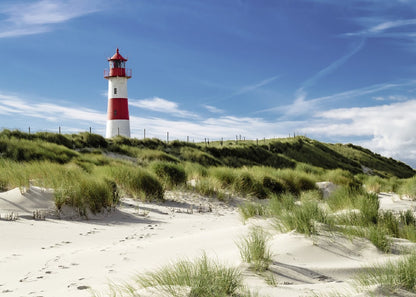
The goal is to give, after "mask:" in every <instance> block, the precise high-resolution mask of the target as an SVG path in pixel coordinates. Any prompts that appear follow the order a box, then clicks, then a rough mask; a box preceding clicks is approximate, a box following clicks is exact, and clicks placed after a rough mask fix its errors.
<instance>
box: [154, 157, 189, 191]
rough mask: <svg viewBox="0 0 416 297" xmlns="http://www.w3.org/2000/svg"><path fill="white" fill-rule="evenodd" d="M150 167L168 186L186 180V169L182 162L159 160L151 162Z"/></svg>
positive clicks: (177, 184) (183, 182)
mask: <svg viewBox="0 0 416 297" xmlns="http://www.w3.org/2000/svg"><path fill="white" fill-rule="evenodd" d="M150 168H151V170H152V171H153V172H154V173H155V174H156V176H157V177H158V178H159V179H160V180H161V181H162V184H163V185H164V186H165V187H166V188H173V187H176V186H179V185H181V184H185V182H186V173H185V169H184V168H183V166H182V165H180V164H174V163H171V162H166V161H158V162H153V163H151V164H150Z"/></svg>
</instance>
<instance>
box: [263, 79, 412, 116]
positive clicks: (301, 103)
mask: <svg viewBox="0 0 416 297" xmlns="http://www.w3.org/2000/svg"><path fill="white" fill-rule="evenodd" d="M412 85H416V80H411V81H406V82H400V83H382V84H375V85H371V86H367V87H362V88H357V89H352V90H348V91H345V92H340V93H335V94H332V95H328V96H322V97H316V98H312V99H310V100H305V96H306V95H305V96H299V98H297V99H296V100H295V101H294V102H293V103H292V104H290V105H283V106H277V107H273V108H269V109H265V110H261V111H259V113H261V112H280V113H285V114H286V115H294V114H297V115H299V114H302V113H310V112H311V111H318V110H320V109H321V108H322V104H324V103H328V102H334V101H342V100H346V99H352V98H356V97H360V96H365V95H370V94H376V93H378V92H381V91H387V90H392V89H400V88H401V87H408V86H412ZM405 98H406V97H402V96H388V97H382V96H377V97H374V99H375V100H379V101H381V100H385V99H389V100H400V99H403V100H406V99H405Z"/></svg>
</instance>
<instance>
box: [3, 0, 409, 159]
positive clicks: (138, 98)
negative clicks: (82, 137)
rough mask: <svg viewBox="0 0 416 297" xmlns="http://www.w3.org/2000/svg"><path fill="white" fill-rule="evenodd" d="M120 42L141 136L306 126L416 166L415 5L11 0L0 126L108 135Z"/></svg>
mask: <svg viewBox="0 0 416 297" xmlns="http://www.w3.org/2000/svg"><path fill="white" fill-rule="evenodd" d="M117 47H119V48H120V52H121V54H122V55H124V56H125V57H127V58H128V59H129V61H128V62H127V67H128V68H132V70H133V78H132V79H130V80H129V82H128V92H129V104H130V120H131V129H132V136H134V137H138V138H142V137H143V131H144V129H146V136H148V137H158V138H161V139H165V137H166V132H169V135H170V139H180V140H185V139H186V137H187V136H189V137H190V139H191V140H195V141H201V140H204V138H209V139H211V140H216V139H220V138H224V139H235V136H236V135H242V137H246V139H256V138H259V139H262V138H263V137H266V138H271V137H286V136H288V135H289V134H291V135H293V133H296V134H302V135H307V136H308V137H311V138H315V139H318V140H321V141H326V142H341V143H350V142H351V143H354V144H358V145H362V146H365V147H367V148H370V149H372V150H374V151H376V152H378V153H380V154H382V155H385V156H389V157H393V158H397V159H399V160H402V161H405V162H407V163H409V164H410V165H412V166H413V167H416V130H415V127H416V116H415V111H416V2H415V1H410V0H409V1H406V0H362V1H358V0H357V1H356V0H347V1H335V0H276V1H272V0H268V1H267V0H210V1H203V0H175V1H171V0H147V1H140V0H134V1H133V0H112V1H109V0H89V1H84V0H66V1H65V0H40V1H39V0H33V1H23V0H13V1H9V0H2V1H1V2H0V53H1V56H2V67H1V71H0V128H8V129H21V130H23V131H27V130H28V127H31V130H32V131H58V127H59V126H60V127H61V129H62V131H63V132H64V133H72V132H78V131H85V130H88V129H89V127H92V130H93V132H95V133H98V134H102V135H104V133H105V122H106V108H107V95H106V92H107V81H106V80H105V79H104V78H103V70H104V69H105V68H106V67H107V66H108V64H107V57H109V56H112V55H113V54H114V52H115V49H116V48H117Z"/></svg>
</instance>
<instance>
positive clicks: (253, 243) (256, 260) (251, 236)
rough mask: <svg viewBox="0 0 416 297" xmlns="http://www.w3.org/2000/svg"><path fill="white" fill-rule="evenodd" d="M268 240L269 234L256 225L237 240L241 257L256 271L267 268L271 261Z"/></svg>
mask: <svg viewBox="0 0 416 297" xmlns="http://www.w3.org/2000/svg"><path fill="white" fill-rule="evenodd" d="M269 241H270V235H269V234H268V233H267V232H266V231H264V229H263V228H261V227H258V226H257V227H252V228H250V231H249V233H248V235H246V236H244V237H242V238H241V239H240V240H239V241H238V242H237V246H238V248H239V250H240V256H241V259H242V260H243V261H244V262H246V263H250V264H251V265H252V267H253V269H254V271H256V272H262V271H265V270H267V269H268V267H269V265H270V263H271V262H272V256H273V255H272V252H271V251H270V246H269Z"/></svg>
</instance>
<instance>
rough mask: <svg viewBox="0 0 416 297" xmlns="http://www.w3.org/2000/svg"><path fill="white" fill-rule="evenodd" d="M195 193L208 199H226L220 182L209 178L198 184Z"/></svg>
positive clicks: (199, 181)
mask: <svg viewBox="0 0 416 297" xmlns="http://www.w3.org/2000/svg"><path fill="white" fill-rule="evenodd" d="M195 191H196V192H197V193H199V194H201V195H204V196H208V197H216V198H218V199H224V198H225V196H224V193H223V192H222V191H221V185H220V184H219V182H218V180H217V179H215V178H212V177H209V176H208V177H203V178H201V179H199V180H198V181H197V182H196V185H195Z"/></svg>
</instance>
